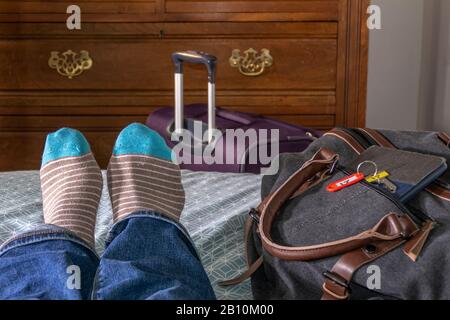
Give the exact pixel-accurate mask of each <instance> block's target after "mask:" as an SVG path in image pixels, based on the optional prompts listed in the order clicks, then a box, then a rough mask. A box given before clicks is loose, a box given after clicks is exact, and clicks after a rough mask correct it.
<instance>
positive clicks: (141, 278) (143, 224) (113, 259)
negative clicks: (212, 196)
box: [93, 212, 215, 300]
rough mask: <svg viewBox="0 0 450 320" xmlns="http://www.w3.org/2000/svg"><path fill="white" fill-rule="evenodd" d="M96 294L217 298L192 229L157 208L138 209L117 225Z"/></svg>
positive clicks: (155, 297)
mask: <svg viewBox="0 0 450 320" xmlns="http://www.w3.org/2000/svg"><path fill="white" fill-rule="evenodd" d="M93 297H94V298H96V299H138V300H141V299H170V300H175V299H187V300H196V299H215V296H214V292H213V290H212V288H211V284H210V282H209V280H208V277H207V276H206V273H205V270H204V269H203V266H202V264H201V262H200V260H199V258H198V256H197V253H196V251H195V248H194V246H193V244H192V242H191V240H190V238H189V236H188V235H187V232H186V231H185V230H184V229H183V227H181V225H179V224H177V223H176V222H174V221H172V220H170V219H167V218H165V217H163V216H161V215H159V214H157V213H154V212H143V213H136V214H133V215H131V216H129V217H127V218H126V219H124V220H123V221H120V222H118V223H117V224H116V225H115V226H114V227H113V228H112V230H111V232H110V235H109V239H108V243H107V247H106V250H105V252H104V254H103V256H102V259H101V261H100V265H99V269H98V275H97V279H96V283H95V286H94V294H93Z"/></svg>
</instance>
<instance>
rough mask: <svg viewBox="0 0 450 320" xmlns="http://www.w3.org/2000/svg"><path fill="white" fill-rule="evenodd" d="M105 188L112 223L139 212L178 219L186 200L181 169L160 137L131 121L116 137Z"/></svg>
mask: <svg viewBox="0 0 450 320" xmlns="http://www.w3.org/2000/svg"><path fill="white" fill-rule="evenodd" d="M108 188H109V192H110V196H111V202H112V206H113V216H114V222H117V221H119V220H121V219H123V218H125V217H127V216H128V215H130V214H132V213H135V212H140V211H156V212H158V213H161V214H163V215H165V216H166V217H168V218H171V219H173V220H175V221H179V219H180V215H181V212H182V210H183V207H184V201H185V195H184V189H183V185H182V183H181V173H180V168H179V166H178V165H176V164H174V163H172V162H171V150H170V149H169V147H167V145H166V143H165V141H164V140H163V138H162V137H161V136H160V135H159V134H158V133H156V132H155V131H153V130H151V129H149V128H148V127H146V126H144V125H142V124H137V123H135V124H131V125H130V126H128V127H127V128H125V129H124V130H123V131H122V132H121V133H120V135H119V137H118V138H117V142H116V145H115V147H114V152H113V156H112V157H111V161H110V163H109V166H108Z"/></svg>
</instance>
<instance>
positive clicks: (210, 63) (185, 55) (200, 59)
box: [172, 51, 217, 83]
mask: <svg viewBox="0 0 450 320" xmlns="http://www.w3.org/2000/svg"><path fill="white" fill-rule="evenodd" d="M172 60H173V63H174V64H175V73H183V62H190V63H195V64H204V65H205V66H206V68H207V69H208V82H210V83H215V82H216V79H215V74H216V61H217V59H216V57H215V56H213V55H210V54H208V53H205V52H202V51H180V52H175V53H173V54H172Z"/></svg>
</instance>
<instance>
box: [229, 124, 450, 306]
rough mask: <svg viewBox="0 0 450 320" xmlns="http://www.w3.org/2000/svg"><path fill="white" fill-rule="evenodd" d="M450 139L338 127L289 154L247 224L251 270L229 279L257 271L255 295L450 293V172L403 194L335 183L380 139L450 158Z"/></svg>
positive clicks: (417, 295) (386, 145)
mask: <svg viewBox="0 0 450 320" xmlns="http://www.w3.org/2000/svg"><path fill="white" fill-rule="evenodd" d="M449 141H450V139H449V137H448V136H447V135H446V134H442V133H441V134H438V133H433V132H398V131H375V130H370V129H353V130H349V129H334V130H332V131H330V132H328V133H326V134H325V135H324V136H323V137H322V138H320V139H318V140H316V141H315V142H314V143H313V144H311V145H310V147H309V148H308V149H306V150H305V151H304V152H303V153H299V154H283V155H280V157H279V159H278V160H279V167H280V170H279V172H278V174H277V175H274V176H266V177H265V178H264V179H263V184H262V199H264V200H263V201H262V203H261V204H260V205H259V206H258V208H256V209H253V210H252V211H251V212H250V216H251V217H250V218H249V220H248V222H247V226H246V230H247V233H246V241H247V257H248V261H249V269H248V271H247V272H246V273H245V274H243V275H242V276H241V277H239V278H237V279H234V280H231V281H228V282H225V283H224V284H228V285H229V284H235V283H238V282H240V281H242V280H244V279H245V278H246V277H248V276H251V277H252V289H253V294H254V297H255V298H256V299H325V300H345V299H380V298H382V299H450V277H448V274H449V272H450V246H449V244H450V190H449V189H448V186H449V181H450V180H449V178H450V174H449V171H448V170H447V171H446V172H445V173H444V174H442V167H441V169H440V170H441V171H440V172H439V175H440V177H439V178H438V179H436V177H437V176H434V178H433V180H434V182H433V183H432V184H430V185H428V186H427V187H426V189H425V188H424V187H425V185H426V184H429V183H430V181H431V180H429V179H428V180H427V182H426V184H422V185H421V189H423V191H420V192H417V190H416V192H415V193H414V195H413V197H412V198H411V197H409V198H405V199H403V200H404V201H401V200H400V197H397V196H396V195H395V194H394V195H389V193H388V192H386V191H384V192H380V188H377V187H375V188H374V187H373V186H371V185H370V184H369V183H365V182H364V181H363V182H361V183H358V184H355V185H352V186H351V187H348V188H344V189H342V190H341V191H339V192H337V193H331V192H328V191H327V190H326V188H327V186H328V185H329V184H330V183H331V182H333V181H337V180H340V179H342V178H344V177H346V175H347V174H348V172H345V171H343V170H342V168H354V166H355V163H357V162H358V161H360V160H359V159H361V157H362V156H361V155H362V154H364V152H365V151H366V149H368V148H370V147H372V146H382V147H383V148H389V149H393V150H394V149H397V148H399V149H402V150H407V151H409V152H419V153H422V154H426V155H435V156H438V157H440V158H441V159H442V158H443V159H445V160H446V161H447V162H448V161H450V149H449ZM358 157H360V158H359V159H358ZM391 161H392V163H393V164H395V163H396V161H397V162H398V161H399V160H398V159H396V158H395V157H393V158H392V159H391ZM421 165H423V164H422V163H417V164H416V166H417V167H420V166H421ZM394 167H395V166H392V168H394ZM392 168H391V169H392ZM353 170H354V169H353ZM408 170H413V171H414V167H413V168H411V169H408ZM435 172H437V171H435ZM399 176H401V175H399ZM425 180H426V179H425ZM419 182H420V181H415V183H419ZM386 195H388V196H386Z"/></svg>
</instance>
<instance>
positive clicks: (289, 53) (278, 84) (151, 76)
mask: <svg viewBox="0 0 450 320" xmlns="http://www.w3.org/2000/svg"><path fill="white" fill-rule="evenodd" d="M297 26H298V27H299V29H297V30H296V31H297V32H298V33H297V34H296V35H292V34H287V35H284V36H283V35H278V36H277V37H275V38H274V37H270V34H267V35H264V31H266V30H267V29H270V28H271V27H272V25H271V24H250V25H247V24H246V25H245V26H241V30H240V33H237V34H232V33H226V34H225V33H224V32H222V33H219V32H218V33H217V34H214V33H212V32H210V33H208V34H203V35H199V34H196V33H195V30H193V31H192V32H193V33H194V35H191V36H190V35H189V34H185V33H186V29H183V28H182V27H179V26H178V28H177V26H173V25H169V26H168V27H167V30H168V31H167V32H168V33H167V34H166V35H165V37H164V38H163V39H147V40H129V39H127V40H123V39H102V38H93V39H83V40H78V39H71V38H69V37H66V38H65V39H43V40H41V39H39V40H38V39H36V40H34V39H30V40H16V39H15V40H10V39H4V40H0V61H2V64H0V90H10V89H22V90H29V89H34V90H36V89H44V90H80V89H84V90H167V91H169V90H173V70H174V68H173V65H172V60H171V53H172V52H174V51H178V50H186V49H191V48H195V49H196V50H203V51H206V52H209V53H211V54H213V55H216V56H217V57H218V61H219V64H218V76H217V89H218V90H240V89H242V88H245V90H276V91H283V90H335V88H336V79H337V40H336V34H335V32H336V26H335V25H334V24H332V23H330V24H321V23H318V24H317V25H316V27H317V28H316V30H324V31H326V32H329V33H320V34H308V33H307V32H309V31H310V30H311V26H310V25H304V24H303V25H302V24H298V25H297ZM302 26H303V27H304V29H305V34H302V29H301V27H302ZM189 27H190V26H189ZM214 27H216V28H217V25H216V26H214ZM216 31H218V30H216ZM228 32H230V30H228ZM242 33H244V34H247V36H246V37H242ZM249 34H250V35H249ZM252 34H253V35H254V36H251V35H252ZM256 34H260V35H259V36H256ZM180 36H182V39H181V38H179V37H180ZM249 48H254V49H256V50H257V51H258V52H259V51H260V50H261V49H263V48H266V49H268V50H269V51H270V55H271V56H272V57H273V65H272V66H271V67H268V68H266V70H265V71H264V73H263V74H262V75H260V76H258V77H249V76H245V75H243V74H241V73H240V72H239V71H238V69H237V68H233V67H231V66H230V62H229V58H230V57H231V55H232V51H233V50H234V49H239V50H241V52H242V54H244V51H245V50H247V49H249ZM69 49H70V50H73V52H75V53H78V54H79V53H80V52H81V51H82V50H85V51H87V52H88V53H89V56H90V58H91V59H92V61H93V64H92V67H91V68H90V69H89V70H86V71H84V72H83V73H82V74H81V75H79V76H75V77H73V78H72V79H69V78H68V77H64V76H62V75H60V74H59V73H58V72H57V70H56V69H52V68H50V67H49V58H50V56H51V52H52V51H57V52H59V57H61V58H63V53H64V52H65V51H67V50H69ZM68 60H69V61H70V58H69V59H68ZM30 75H33V76H30ZM185 79H186V81H185V83H186V89H187V90H189V89H196V90H198V89H203V88H205V85H206V76H205V70H204V69H203V68H202V67H201V66H191V65H189V66H187V67H186V76H185Z"/></svg>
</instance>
